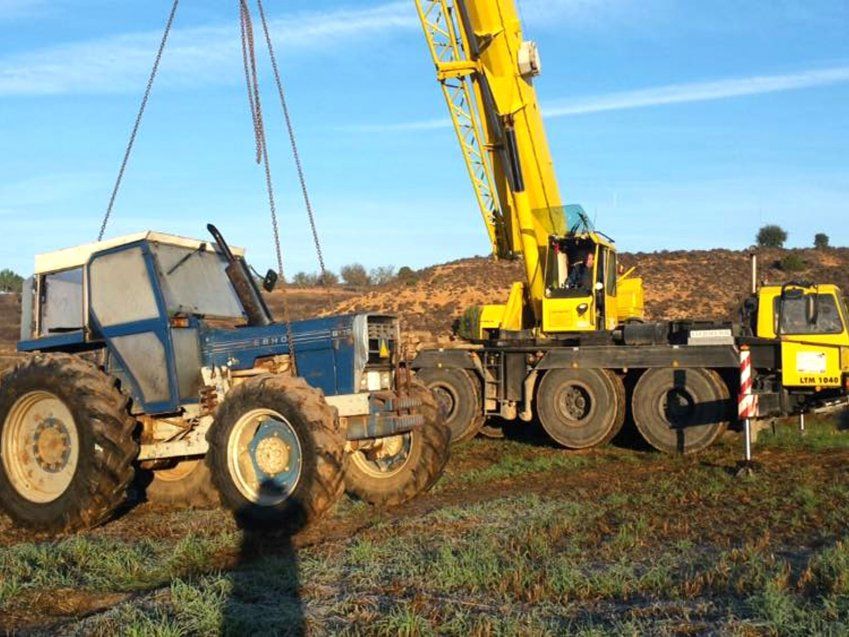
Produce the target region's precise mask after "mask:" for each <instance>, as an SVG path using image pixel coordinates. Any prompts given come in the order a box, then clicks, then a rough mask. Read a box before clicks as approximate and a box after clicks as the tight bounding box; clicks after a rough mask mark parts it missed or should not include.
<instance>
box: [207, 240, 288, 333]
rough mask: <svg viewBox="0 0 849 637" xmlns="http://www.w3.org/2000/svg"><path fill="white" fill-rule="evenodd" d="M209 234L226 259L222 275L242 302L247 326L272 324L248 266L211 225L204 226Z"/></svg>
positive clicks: (272, 320) (269, 314)
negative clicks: (228, 280) (224, 275)
mask: <svg viewBox="0 0 849 637" xmlns="http://www.w3.org/2000/svg"><path fill="white" fill-rule="evenodd" d="M206 229H207V230H209V234H211V235H212V237H213V238H214V239H215V242H216V243H217V244H218V247H219V248H220V249H221V252H223V253H224V258H225V259H227V267H226V268H225V270H224V273H225V274H226V275H227V278H228V279H230V283H231V284H232V285H233V289H234V290H235V291H236V296H238V297H239V300H240V301H241V302H242V307H243V308H244V309H245V314H247V317H248V325H249V326H250V327H266V326H268V325H272V324H273V323H274V319H273V318H272V317H271V312H270V311H269V310H268V306H267V305H266V304H265V300H264V299H263V298H262V294H261V293H260V291H259V287H258V286H257V284H256V281H254V278H253V276H251V273H250V270H248V265H247V263H245V260H244V259H243V258H242V257H237V256H236V255H235V254H233V251H232V250H231V249H230V246H229V245H227V242H226V241H225V240H224V237H223V236H222V235H221V233H220V232H219V231H218V228H216V227H215V226H214V225H212V224H211V223H209V224H207V225H206Z"/></svg>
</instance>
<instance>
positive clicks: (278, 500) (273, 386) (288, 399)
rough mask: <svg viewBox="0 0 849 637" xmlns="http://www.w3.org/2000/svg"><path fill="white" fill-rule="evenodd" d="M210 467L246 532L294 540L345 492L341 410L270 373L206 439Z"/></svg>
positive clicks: (297, 382)
mask: <svg viewBox="0 0 849 637" xmlns="http://www.w3.org/2000/svg"><path fill="white" fill-rule="evenodd" d="M207 441H208V442H209V452H208V453H207V456H206V462H207V465H208V466H209V469H210V471H211V473H212V481H213V482H214V484H215V486H216V487H217V488H218V492H219V493H220V495H221V501H222V503H223V504H224V505H225V506H226V507H227V508H229V509H230V510H232V511H233V513H234V514H235V516H236V521H237V523H238V524H239V525H240V526H242V527H252V526H260V527H267V528H269V529H273V530H277V531H281V532H285V533H295V532H297V531H299V530H300V529H301V528H303V527H304V526H306V525H307V524H309V523H310V522H312V521H314V520H316V519H318V518H320V517H322V516H323V515H324V514H325V513H327V512H328V511H329V510H330V509H331V508H332V507H333V505H335V504H336V502H338V500H339V498H340V497H341V496H342V493H343V491H344V482H343V474H344V468H345V461H346V457H345V438H344V435H343V433H342V429H341V426H340V424H339V419H338V418H337V416H336V411H335V410H334V409H333V408H332V407H330V405H328V404H327V402H326V401H325V400H324V395H323V394H322V393H321V391H320V390H318V389H315V388H313V387H310V386H309V385H308V384H307V383H306V381H304V380H303V379H302V378H293V377H290V376H282V375H274V374H264V375H262V376H257V377H255V378H252V379H251V380H249V381H246V382H244V383H242V384H241V385H238V386H237V387H235V388H234V389H232V390H231V391H230V392H229V393H228V394H227V396H226V397H225V398H224V401H223V402H222V403H221V405H220V406H219V408H218V412H217V414H216V416H215V422H213V424H212V426H211V427H210V429H209V432H208V433H207Z"/></svg>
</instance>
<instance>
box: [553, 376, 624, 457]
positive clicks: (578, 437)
mask: <svg viewBox="0 0 849 637" xmlns="http://www.w3.org/2000/svg"><path fill="white" fill-rule="evenodd" d="M617 381H618V382H617ZM624 393H625V392H624V387H621V381H620V380H619V378H618V377H617V376H615V375H614V374H612V373H611V372H608V371H607V370H603V369H566V368H564V369H551V370H548V371H547V372H546V373H545V375H544V376H543V377H542V380H541V381H540V384H539V388H538V389H537V396H536V406H537V415H538V416H539V419H540V422H541V423H542V426H543V429H545V431H546V433H547V434H548V435H549V436H551V438H552V439H553V440H554V441H555V442H557V443H558V444H560V445H561V446H563V447H566V448H568V449H589V448H592V447H597V446H599V445H603V444H605V443H607V442H609V441H610V440H612V439H613V437H614V436H615V435H616V434H617V433H618V432H619V430H620V429H621V428H622V424H623V423H624V417H625V404H624Z"/></svg>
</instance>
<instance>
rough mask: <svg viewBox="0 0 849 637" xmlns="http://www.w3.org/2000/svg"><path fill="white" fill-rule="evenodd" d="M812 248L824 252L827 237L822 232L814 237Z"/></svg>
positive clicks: (826, 245)
mask: <svg viewBox="0 0 849 637" xmlns="http://www.w3.org/2000/svg"><path fill="white" fill-rule="evenodd" d="M814 247H815V248H816V249H818V250H825V249H826V248H827V247H828V235H827V234H826V233H824V232H817V233H816V234H815V235H814Z"/></svg>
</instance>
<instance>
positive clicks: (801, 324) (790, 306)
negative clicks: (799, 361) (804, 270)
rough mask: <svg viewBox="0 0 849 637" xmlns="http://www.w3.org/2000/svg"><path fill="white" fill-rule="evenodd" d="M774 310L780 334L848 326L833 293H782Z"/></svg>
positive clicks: (826, 331)
mask: <svg viewBox="0 0 849 637" xmlns="http://www.w3.org/2000/svg"><path fill="white" fill-rule="evenodd" d="M773 311H774V316H775V326H776V328H777V329H776V330H775V332H776V333H777V334H791V335H792V334H840V333H841V332H843V329H844V328H843V319H842V318H841V316H840V311H839V310H838V305H837V301H836V299H835V298H834V295H832V294H816V295H815V294H798V295H792V296H791V295H786V296H785V297H784V298H783V299H782V297H780V296H779V297H776V299H775V302H774V305H773Z"/></svg>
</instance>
